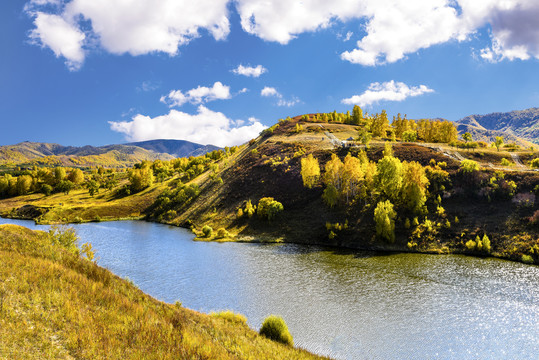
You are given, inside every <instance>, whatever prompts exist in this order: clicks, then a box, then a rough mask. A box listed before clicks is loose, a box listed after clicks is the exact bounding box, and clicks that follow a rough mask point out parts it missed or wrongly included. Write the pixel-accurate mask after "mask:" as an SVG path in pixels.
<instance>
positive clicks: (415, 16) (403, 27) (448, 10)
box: [341, 0, 472, 66]
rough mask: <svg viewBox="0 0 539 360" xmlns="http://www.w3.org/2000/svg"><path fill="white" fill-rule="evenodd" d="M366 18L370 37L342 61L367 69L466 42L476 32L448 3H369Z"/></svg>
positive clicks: (445, 0)
mask: <svg viewBox="0 0 539 360" xmlns="http://www.w3.org/2000/svg"><path fill="white" fill-rule="evenodd" d="M365 15H366V16H368V19H369V20H368V21H367V24H366V25H365V30H366V32H367V35H365V36H364V37H363V38H361V39H360V40H359V41H358V42H357V44H356V46H357V47H356V49H353V50H352V51H345V52H343V53H342V54H341V58H342V59H343V60H347V61H350V62H352V63H356V64H361V65H366V66H375V65H379V64H384V63H393V62H396V61H398V60H400V59H402V58H404V57H405V56H406V54H409V53H412V52H416V51H418V50H420V49H424V48H428V47H430V46H432V45H436V44H441V43H445V42H447V41H450V40H461V41H462V40H465V39H466V38H467V36H468V35H469V34H470V32H471V30H472V29H470V28H469V27H468V26H466V23H464V22H463V21H461V19H460V17H459V15H458V12H457V10H456V9H455V8H454V7H452V6H451V3H450V2H449V1H448V0H429V1H419V0H410V1H399V0H385V1H369V4H368V5H367V9H366V13H365Z"/></svg>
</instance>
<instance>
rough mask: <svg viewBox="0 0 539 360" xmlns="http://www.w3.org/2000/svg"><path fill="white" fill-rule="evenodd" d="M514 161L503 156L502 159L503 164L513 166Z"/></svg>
mask: <svg viewBox="0 0 539 360" xmlns="http://www.w3.org/2000/svg"><path fill="white" fill-rule="evenodd" d="M512 165H513V163H512V162H511V161H509V160H507V159H506V158H503V159H502V166H512Z"/></svg>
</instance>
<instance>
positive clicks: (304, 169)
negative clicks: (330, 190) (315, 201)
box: [301, 154, 320, 189]
mask: <svg viewBox="0 0 539 360" xmlns="http://www.w3.org/2000/svg"><path fill="white" fill-rule="evenodd" d="M319 177H320V165H318V160H317V159H316V158H315V157H313V154H309V155H308V156H307V157H304V158H302V159H301V178H302V179H303V186H305V187H307V188H309V189H311V188H312V187H313V186H314V185H315V184H316V182H317V181H318V178H319Z"/></svg>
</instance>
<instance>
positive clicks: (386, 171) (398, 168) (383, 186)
mask: <svg viewBox="0 0 539 360" xmlns="http://www.w3.org/2000/svg"><path fill="white" fill-rule="evenodd" d="M376 168H377V172H376V178H375V182H376V188H377V190H378V191H379V192H380V194H381V196H382V198H383V199H388V200H392V201H394V202H395V201H396V200H398V199H399V195H400V190H401V187H402V180H403V178H402V176H403V167H402V163H401V161H400V160H399V159H397V158H395V157H393V156H385V157H383V158H382V159H380V160H379V161H378V165H377V167H376Z"/></svg>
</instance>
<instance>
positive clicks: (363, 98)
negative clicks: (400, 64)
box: [341, 80, 434, 106]
mask: <svg viewBox="0 0 539 360" xmlns="http://www.w3.org/2000/svg"><path fill="white" fill-rule="evenodd" d="M430 92H434V90H432V89H430V88H428V87H427V86H425V85H419V86H412V87H409V86H408V85H406V84H405V83H402V82H396V81H394V80H391V81H388V82H384V83H379V82H375V83H372V84H370V85H369V88H368V89H367V90H366V91H365V92H364V93H363V94H361V95H354V96H352V97H350V98H347V99H343V100H341V102H342V103H343V104H348V105H359V106H368V105H371V104H374V103H378V102H380V101H403V100H405V99H406V98H408V97H414V96H419V95H423V94H426V93H430Z"/></svg>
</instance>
